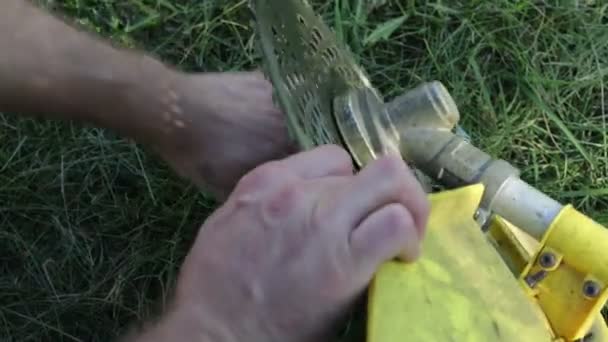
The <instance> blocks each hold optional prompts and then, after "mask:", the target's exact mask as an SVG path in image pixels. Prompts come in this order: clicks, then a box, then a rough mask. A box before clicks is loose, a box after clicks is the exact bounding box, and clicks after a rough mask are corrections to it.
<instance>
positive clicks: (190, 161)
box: [0, 0, 291, 197]
mask: <svg viewBox="0 0 608 342" xmlns="http://www.w3.org/2000/svg"><path fill="white" fill-rule="evenodd" d="M0 52H1V53H0V111H2V112H13V113H17V114H22V115H35V116H43V117H45V118H50V119H64V120H72V121H77V122H81V123H87V124H93V125H95V126H97V127H101V128H108V129H111V130H113V131H115V132H118V133H120V134H121V135H122V136H124V137H127V138H131V139H133V140H135V141H137V142H139V143H141V144H142V145H145V146H147V147H150V148H152V149H154V150H156V151H157V152H159V153H160V154H161V155H162V156H163V157H164V159H165V160H167V161H168V162H169V164H170V165H171V166H173V168H174V169H175V170H176V171H177V172H178V173H179V174H181V175H183V176H185V177H187V178H189V179H190V180H192V181H193V182H194V183H195V184H197V185H199V186H202V187H203V188H205V189H209V190H212V191H213V193H214V194H216V195H218V196H220V197H224V196H226V195H227V194H229V193H230V192H231V191H232V189H233V188H234V185H235V184H236V182H237V180H238V179H239V178H240V177H241V176H243V175H244V174H245V173H246V172H248V171H250V170H251V169H253V168H254V167H256V166H258V165H259V164H261V163H263V162H266V161H270V160H274V159H278V158H282V157H284V156H286V155H287V154H288V153H289V152H291V151H290V148H289V146H288V142H287V134H286V133H287V129H286V127H285V125H284V124H283V116H282V114H281V112H280V111H278V110H277V109H276V108H275V107H274V106H273V104H272V88H271V86H270V83H269V82H267V81H266V80H264V78H263V77H261V76H260V74H258V73H233V74H230V73H222V74H213V73H210V74H186V73H183V72H180V71H178V70H175V69H173V68H171V67H169V66H166V65H164V64H163V63H161V62H160V61H158V60H156V59H154V58H152V57H150V56H147V55H145V54H142V53H139V52H137V51H131V50H128V49H118V48H115V47H112V46H110V45H109V44H108V43H107V42H105V41H102V40H100V39H99V38H98V37H95V36H92V35H90V34H87V33H85V32H81V31H78V30H76V29H74V28H73V27H71V26H69V25H68V24H66V23H64V22H63V21H61V20H59V19H57V18H56V17H54V16H51V15H49V14H48V13H46V12H44V11H42V10H41V9H39V8H38V7H36V6H34V5H33V4H32V3H30V2H29V1H23V0H3V1H0Z"/></svg>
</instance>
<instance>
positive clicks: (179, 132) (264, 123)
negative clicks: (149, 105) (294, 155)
mask: <svg viewBox="0 0 608 342" xmlns="http://www.w3.org/2000/svg"><path fill="white" fill-rule="evenodd" d="M167 100H168V101H169V102H173V103H172V104H169V106H167V108H166V113H167V118H166V121H167V122H166V125H167V129H168V130H167V133H166V134H162V135H159V137H160V138H162V139H159V141H158V145H157V146H156V149H157V151H158V152H160V154H161V155H162V156H163V157H164V158H165V160H166V161H168V162H169V164H170V165H171V166H173V168H174V169H175V170H176V171H177V172H178V173H179V174H180V175H182V176H184V177H186V178H188V179H190V180H192V181H194V183H195V184H197V185H199V186H200V187H202V188H206V189H208V190H211V191H212V192H213V193H214V194H216V195H218V196H220V197H221V198H225V197H226V196H228V195H229V194H230V192H231V191H232V190H233V189H234V186H235V185H236V183H237V181H238V180H239V179H240V178H241V177H242V176H243V175H245V174H246V173H247V172H249V171H251V170H252V169H253V168H255V167H256V166H258V165H260V164H262V163H265V162H268V161H271V160H275V159H280V158H283V157H286V156H287V155H288V154H290V152H295V148H294V147H293V146H292V145H291V144H290V142H289V140H288V136H287V128H286V126H285V123H284V118H283V113H281V111H279V110H278V109H277V108H276V107H275V106H274V105H273V102H272V85H271V84H270V83H269V82H268V81H266V79H264V77H263V75H262V74H261V73H258V72H242V73H218V74H215V73H207V74H200V75H198V74H193V75H182V76H181V78H178V81H176V92H175V97H174V98H173V99H171V98H168V99H167Z"/></svg>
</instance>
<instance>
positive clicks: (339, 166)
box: [279, 145, 353, 179]
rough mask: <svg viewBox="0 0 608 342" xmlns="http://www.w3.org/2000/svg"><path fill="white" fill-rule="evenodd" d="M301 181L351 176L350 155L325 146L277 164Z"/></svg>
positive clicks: (336, 148) (340, 149)
mask: <svg viewBox="0 0 608 342" xmlns="http://www.w3.org/2000/svg"><path fill="white" fill-rule="evenodd" d="M279 163H280V164H281V165H282V166H284V167H285V168H287V169H289V170H290V171H291V172H293V173H294V174H296V175H297V176H299V177H301V178H303V179H313V178H321V177H332V176H352V174H353V164H352V159H351V158H350V155H349V154H348V153H347V152H346V151H345V150H344V149H342V148H340V147H338V146H335V145H326V146H321V147H318V148H315V149H313V150H310V151H305V152H301V153H298V154H295V155H293V156H291V157H289V158H287V159H284V160H282V161H280V162H279Z"/></svg>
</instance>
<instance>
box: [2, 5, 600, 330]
mask: <svg viewBox="0 0 608 342" xmlns="http://www.w3.org/2000/svg"><path fill="white" fill-rule="evenodd" d="M42 2H43V3H45V4H48V5H52V7H54V9H56V10H58V11H61V12H62V13H65V14H66V15H67V16H68V17H71V18H74V19H76V20H77V21H78V22H79V23H81V24H83V25H85V26H86V27H87V28H89V29H91V30H94V31H96V32H98V33H99V34H101V35H103V36H105V37H108V38H110V39H112V40H115V41H117V42H119V43H121V44H124V45H128V46H133V47H139V48H141V49H145V50H146V51H148V52H151V53H154V54H155V55H157V56H159V57H161V58H162V59H163V60H165V61H167V62H171V63H174V64H176V65H179V67H180V68H182V69H184V70H190V71H207V70H213V71H216V70H221V71H225V70H243V69H251V68H255V67H256V66H257V61H258V59H257V56H256V55H255V53H254V52H253V50H252V42H251V37H252V31H251V29H250V28H249V25H248V23H249V20H250V16H249V12H248V10H247V7H246V2H245V1H240V0H222V1H220V0H207V1H195V0H180V1H170V0H129V1H118V0H54V1H50V0H46V1H42ZM360 2H361V1H356V0H350V1H347V0H341V1H340V0H335V1H316V2H315V4H316V7H317V8H318V9H319V10H320V11H321V12H322V13H323V14H324V17H325V19H326V20H327V22H328V23H329V24H331V26H333V27H334V28H336V30H337V31H338V32H339V35H340V37H342V38H344V39H345V40H346V41H347V42H348V43H349V44H350V46H351V47H352V49H353V51H354V52H355V53H356V54H357V55H358V56H359V58H360V61H361V63H362V64H363V65H364V66H365V68H366V69H367V71H368V72H369V73H370V75H371V77H372V80H373V82H374V83H375V85H377V86H378V87H379V88H380V89H381V90H382V91H383V92H384V93H385V94H386V95H387V96H395V95H398V94H400V93H401V92H403V91H404V90H406V89H408V88H411V87H414V86H415V85H417V84H418V83H420V82H423V81H428V80H433V79H437V80H440V81H442V82H443V83H444V84H445V85H446V86H447V87H448V88H449V90H450V91H451V92H452V94H453V95H454V97H455V99H456V101H457V103H458V105H459V107H460V110H461V114H462V117H463V120H462V123H463V125H464V127H465V128H466V129H467V130H468V132H469V133H470V134H471V135H472V137H473V139H474V141H475V143H476V144H477V145H479V146H480V147H482V148H484V149H485V150H487V151H488V152H490V153H492V154H493V155H495V156H497V157H500V158H504V159H506V160H509V161H511V162H513V163H514V164H515V165H517V166H518V167H520V168H521V170H522V172H523V178H525V179H526V180H527V181H529V182H531V183H532V184H534V185H535V186H537V187H539V188H540V189H542V190H543V191H546V192H547V193H549V194H551V195H553V196H555V197H556V198H557V199H559V200H563V201H567V202H571V203H573V204H574V205H576V206H577V208H579V209H581V210H583V211H585V212H586V213H588V214H589V215H591V216H592V217H594V218H595V219H597V220H598V221H600V222H601V223H604V224H608V211H606V208H607V206H606V205H607V203H608V201H607V199H606V198H607V197H606V195H607V194H608V162H607V158H608V144H607V142H608V136H607V133H608V129H607V127H606V114H607V113H606V108H605V106H606V103H605V101H604V97H605V94H606V89H605V82H606V81H607V74H608V64H607V62H606V61H607V58H608V26H607V24H608V16H607V15H606V13H605V11H606V7H601V6H600V5H583V4H578V5H577V3H578V2H575V1H570V2H568V1H561V2H560V1H545V2H544V3H545V4H541V2H532V1H507V0H499V1H431V2H428V4H424V5H423V4H422V3H423V2H414V1H398V0H390V1H387V3H386V4H385V5H383V6H381V7H378V8H377V9H376V10H375V11H373V12H371V13H369V15H368V14H367V12H366V11H365V9H364V6H362V5H361V4H359V3H360ZM581 3H582V2H581ZM598 3H599V2H598ZM360 5H361V6H360ZM404 15H405V16H406V19H405V20H404V21H403V22H402V24H401V25H399V26H398V27H397V29H396V30H395V31H394V32H393V33H392V35H391V38H390V40H387V41H385V40H380V41H378V42H375V43H370V44H364V42H370V40H369V39H367V40H366V38H369V36H370V34H371V33H372V32H373V30H374V28H376V27H378V26H380V25H382V24H384V23H386V22H388V21H390V20H392V19H395V18H399V17H402V16H404ZM393 23H394V22H393ZM373 37H374V36H372V38H373ZM372 41H373V40H372ZM0 139H1V141H2V144H1V145H0V227H1V229H0V303H1V305H0V339H1V340H2V341H41V340H53V341H59V340H65V341H106V340H108V339H111V338H113V337H115V336H117V335H118V334H119V333H120V332H121V330H122V329H123V328H125V326H127V325H128V324H129V323H131V322H132V321H134V320H138V319H143V318H144V317H147V316H148V315H149V314H150V313H152V312H153V311H154V309H155V306H156V304H158V303H159V300H160V299H161V298H163V296H164V295H165V294H166V293H167V292H168V291H169V289H170V287H171V285H172V282H173V280H174V278H175V275H176V270H177V267H178V266H179V264H180V263H181V261H182V259H183V257H184V255H185V253H186V252H187V250H188V247H189V246H190V244H191V242H192V239H193V237H194V236H195V234H196V231H197V228H198V227H199V225H200V224H201V223H202V222H203V221H204V219H205V217H206V215H208V214H209V212H211V211H212V210H213V208H214V203H213V202H212V201H211V200H210V199H209V198H207V197H205V196H204V195H203V194H200V193H198V192H197V191H196V190H195V189H193V188H191V187H189V186H187V184H185V183H184V182H183V181H181V180H179V179H177V178H176V177H175V176H174V175H173V174H172V173H171V172H170V171H169V170H168V169H167V168H166V167H165V166H164V165H163V164H162V163H160V162H159V161H158V160H157V159H155V157H153V156H151V155H149V154H147V152H146V151H145V150H142V149H141V148H139V147H137V146H135V145H132V144H130V143H128V142H126V141H124V140H121V139H118V138H116V137H115V136H114V135H112V134H111V133H109V132H105V131H102V130H98V129H91V128H84V127H79V126H74V125H71V124H69V123H57V122H42V121H34V120H24V119H18V118H17V117H16V116H14V115H8V114H5V115H0ZM354 325H355V326H356V325H357V324H354Z"/></svg>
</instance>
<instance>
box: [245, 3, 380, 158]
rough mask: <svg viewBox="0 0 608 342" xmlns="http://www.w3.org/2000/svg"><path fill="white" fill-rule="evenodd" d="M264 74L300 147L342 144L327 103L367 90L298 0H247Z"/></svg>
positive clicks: (344, 51)
mask: <svg viewBox="0 0 608 342" xmlns="http://www.w3.org/2000/svg"><path fill="white" fill-rule="evenodd" d="M250 5H251V8H252V10H253V12H254V14H255V16H256V21H255V23H254V25H255V26H256V28H257V33H258V36H259V43H260V48H261V52H262V54H263V56H264V60H265V66H264V67H265V73H266V74H267V75H268V77H270V79H271V81H272V83H273V84H274V87H275V97H276V100H277V101H278V102H279V104H280V106H281V107H282V109H283V110H284V111H285V113H286V115H287V119H288V126H289V130H290V133H291V134H292V137H293V138H295V139H296V140H297V141H298V142H299V143H300V144H301V146H302V147H303V148H305V149H307V148H311V147H314V146H318V145H322V144H330V143H331V144H342V139H341V136H340V131H339V128H338V126H337V124H336V122H335V119H334V116H333V113H332V111H333V108H332V106H333V100H334V99H335V98H336V97H337V96H340V95H343V94H345V93H346V92H347V91H348V90H352V89H357V88H371V85H370V82H369V81H368V78H367V76H366V75H365V73H364V71H363V70H361V68H360V67H359V66H357V64H356V63H355V61H354V58H353V57H352V54H351V53H350V51H349V50H348V48H347V47H346V46H344V45H342V44H340V43H339V42H338V41H337V40H336V39H335V35H334V33H333V32H332V31H331V30H330V29H329V28H328V27H327V26H326V25H325V24H324V23H323V21H322V20H321V18H319V17H318V16H317V15H316V14H315V12H314V10H313V9H312V7H311V6H310V4H309V3H308V2H306V1H302V0H252V1H251V3H250Z"/></svg>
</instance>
